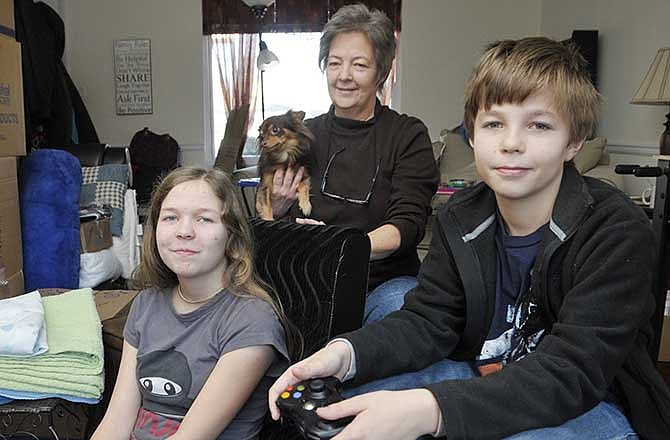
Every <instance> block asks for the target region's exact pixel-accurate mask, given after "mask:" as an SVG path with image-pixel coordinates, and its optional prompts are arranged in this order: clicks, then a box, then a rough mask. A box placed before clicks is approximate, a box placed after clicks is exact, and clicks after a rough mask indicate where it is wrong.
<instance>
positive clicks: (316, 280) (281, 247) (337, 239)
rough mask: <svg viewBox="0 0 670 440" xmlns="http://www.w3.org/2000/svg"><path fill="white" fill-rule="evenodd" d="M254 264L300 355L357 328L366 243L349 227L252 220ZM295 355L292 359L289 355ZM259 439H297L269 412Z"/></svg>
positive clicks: (364, 280) (360, 317)
mask: <svg viewBox="0 0 670 440" xmlns="http://www.w3.org/2000/svg"><path fill="white" fill-rule="evenodd" d="M252 226H253V232H254V238H255V246H256V268H257V271H258V273H259V276H260V277H261V278H262V279H263V280H264V281H265V282H267V283H268V284H270V285H271V286H272V287H273V289H274V291H275V293H276V294H277V296H278V298H279V299H280V301H281V303H282V306H283V307H284V312H285V313H286V315H287V317H288V319H289V320H290V321H291V322H292V323H293V324H294V325H295V326H296V327H297V328H298V329H299V330H300V332H301V333H302V336H303V339H304V348H303V351H302V356H299V354H298V357H306V356H309V355H311V354H312V353H314V352H315V351H317V350H319V349H320V348H321V347H323V346H324V345H325V344H326V343H327V342H328V341H329V340H330V339H332V338H333V337H335V336H336V335H338V334H340V333H343V332H347V331H351V330H355V329H357V328H359V327H360V326H361V324H362V321H363V310H364V307H365V294H366V291H367V280H368V262H369V258H370V242H369V240H368V237H367V235H366V234H364V233H363V232H361V231H359V230H356V229H352V228H341V227H337V226H320V225H298V224H295V223H285V222H268V221H264V220H258V219H255V220H253V221H252ZM295 360H298V359H295ZM260 438H261V440H269V439H272V440H279V439H281V440H285V439H300V438H302V437H301V436H300V435H299V434H298V433H297V431H296V430H295V429H294V428H293V427H290V426H282V425H281V424H279V423H277V422H272V421H271V420H270V419H269V417H268V421H267V422H266V425H265V427H264V428H263V431H261V435H260Z"/></svg>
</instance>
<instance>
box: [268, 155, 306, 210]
mask: <svg viewBox="0 0 670 440" xmlns="http://www.w3.org/2000/svg"><path fill="white" fill-rule="evenodd" d="M304 173H305V168H304V167H300V168H298V172H295V171H294V170H293V168H286V170H283V169H278V170H276V171H275V174H274V177H273V179H272V194H271V196H270V199H271V200H272V212H273V214H274V217H275V218H279V217H282V216H283V215H284V214H286V213H287V212H288V210H289V209H290V208H291V206H293V204H294V203H295V201H296V200H298V184H299V183H300V182H301V181H302V177H303V174H304Z"/></svg>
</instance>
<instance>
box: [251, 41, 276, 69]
mask: <svg viewBox="0 0 670 440" xmlns="http://www.w3.org/2000/svg"><path fill="white" fill-rule="evenodd" d="M260 49H261V50H260V52H259V53H258V58H256V66H257V67H258V70H261V71H264V70H267V69H269V68H271V67H274V66H276V65H277V64H279V58H277V55H275V54H274V53H273V52H272V51H271V50H270V49H268V45H267V44H265V41H263V40H261V42H260Z"/></svg>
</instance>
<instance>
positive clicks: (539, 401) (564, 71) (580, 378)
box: [269, 38, 670, 440]
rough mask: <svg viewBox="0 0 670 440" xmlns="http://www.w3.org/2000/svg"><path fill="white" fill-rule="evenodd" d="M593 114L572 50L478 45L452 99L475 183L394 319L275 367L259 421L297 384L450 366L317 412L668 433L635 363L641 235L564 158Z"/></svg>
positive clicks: (359, 433)
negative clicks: (474, 62)
mask: <svg viewBox="0 0 670 440" xmlns="http://www.w3.org/2000/svg"><path fill="white" fill-rule="evenodd" d="M599 105H600V97H599V95H598V93H597V91H596V90H595V89H594V87H593V86H592V84H591V83H590V81H589V79H588V76H587V75H586V73H585V71H584V60H583V59H582V58H581V57H580V56H579V54H578V53H577V52H576V50H575V49H573V48H570V47H567V46H565V45H563V44H562V43H559V42H555V41H552V40H549V39H546V38H525V39H521V40H518V41H501V42H497V43H494V44H493V45H491V46H490V47H489V49H488V50H487V51H486V52H485V54H484V56H483V57H482V59H481V60H480V62H479V64H478V66H477V67H476V68H475V70H474V72H473V75H472V77H471V78H470V80H469V82H468V86H467V89H466V99H465V126H466V129H467V132H468V133H470V134H471V143H472V144H473V148H474V152H475V162H476V166H477V171H478V173H479V176H480V178H481V180H482V183H480V184H478V185H476V186H475V187H473V188H470V189H465V190H462V191H460V192H458V193H457V194H455V195H454V196H453V197H452V198H451V199H450V200H449V203H448V204H447V206H446V207H445V208H444V209H443V210H442V211H441V212H440V213H439V214H438V216H437V221H436V223H435V227H434V228H433V231H434V232H433V241H432V243H431V247H430V251H429V253H428V255H427V257H426V259H425V260H424V262H423V265H422V267H421V271H420V273H419V285H418V287H417V288H415V289H414V290H413V291H411V292H410V293H409V294H408V295H407V297H406V299H405V305H404V306H403V308H402V309H401V310H400V311H398V312H395V313H392V314H390V315H388V316H387V317H386V318H385V319H383V320H381V321H379V322H377V323H373V324H370V325H368V326H366V327H365V328H363V329H361V330H358V331H356V332H352V333H348V334H345V335H343V336H342V338H340V339H336V340H335V341H333V342H331V343H330V344H329V345H328V346H327V347H325V348H324V349H322V350H320V351H319V352H317V353H316V354H314V355H313V356H311V357H310V358H308V359H306V360H304V361H302V362H300V363H298V364H296V365H294V366H293V367H291V368H290V369H289V370H287V372H286V373H285V374H284V375H283V376H282V377H280V379H279V380H278V381H277V382H276V383H275V385H274V386H273V387H272V389H271V390H270V396H269V397H270V402H271V403H270V406H271V411H272V414H273V416H274V417H275V418H276V417H277V416H278V411H277V409H276V407H275V406H274V404H273V403H274V401H275V399H276V397H277V395H278V394H279V393H280V392H281V391H282V390H283V389H284V388H285V387H286V386H287V385H288V384H291V383H295V382H296V381H298V380H303V379H306V378H310V377H320V376H328V375H336V376H337V377H339V378H341V379H345V380H347V379H351V378H353V383H354V384H361V383H365V382H369V381H370V380H373V379H378V378H382V377H387V376H392V375H397V374H399V373H403V372H407V371H416V370H419V369H421V368H425V367H427V366H428V365H430V364H433V363H435V362H437V361H439V360H440V359H444V358H449V359H447V360H443V361H440V362H438V364H437V365H434V366H433V367H430V368H429V369H428V370H430V371H429V372H426V371H424V372H421V371H420V372H418V373H413V375H414V379H413V380H414V382H413V383H410V384H409V385H408V382H407V381H406V379H407V377H406V375H403V376H404V377H403V376H400V377H403V380H404V384H403V385H402V387H408V388H411V389H407V390H404V391H382V392H374V393H369V394H363V395H360V396H357V397H354V398H351V399H348V400H345V401H344V402H340V403H338V404H334V405H331V406H329V407H326V408H322V409H320V410H319V411H318V413H319V415H320V416H322V417H324V418H327V419H337V418H340V417H344V416H348V415H356V418H355V419H354V421H353V422H351V424H349V425H348V426H347V427H346V428H345V429H344V430H343V431H342V432H341V433H340V435H338V436H337V437H335V439H337V440H340V439H342V440H344V439H350V438H379V439H396V438H397V439H408V438H416V437H418V436H420V435H423V434H433V435H438V434H439V435H443V434H446V436H447V438H448V439H450V440H451V439H460V438H478V439H499V438H503V437H508V436H514V437H513V438H515V439H521V438H523V439H531V438H552V439H553V438H561V439H564V438H565V439H568V438H569V439H577V438H598V439H614V438H617V439H618V438H637V435H639V436H641V437H643V438H651V439H656V438H658V439H661V438H666V439H667V438H670V437H669V436H670V428H669V427H670V393H668V390H667V387H666V386H665V384H664V382H663V380H662V378H661V377H660V375H659V374H658V372H657V371H656V370H655V368H654V362H653V361H652V359H651V356H650V354H649V352H648V351H647V345H648V343H649V341H650V340H651V339H652V337H651V335H652V329H651V326H650V323H649V321H650V317H651V315H652V311H653V308H654V304H653V298H652V293H651V292H652V280H653V271H654V269H655V267H656V266H655V261H656V256H655V248H656V243H655V237H654V234H653V232H652V230H651V227H650V225H649V221H648V220H647V218H646V217H645V215H644V213H643V212H642V211H641V210H639V209H638V208H636V207H635V206H633V204H632V203H631V202H630V201H629V200H628V198H627V197H626V196H625V195H624V194H622V193H621V192H619V191H617V190H616V189H614V188H613V187H611V186H609V185H608V184H606V183H603V182H600V181H598V180H594V179H589V178H586V177H581V176H580V175H579V174H578V172H577V171H576V169H575V168H574V166H573V165H572V162H571V161H572V159H573V158H574V157H575V155H576V154H577V153H578V152H579V149H580V148H581V146H582V143H583V141H584V139H586V137H587V136H589V135H590V134H591V133H592V131H593V128H594V127H595V124H596V121H597V114H598V108H599ZM455 361H460V362H455ZM464 365H465V366H466V369H467V370H469V371H470V373H469V374H460V373H459V374H458V375H453V374H451V371H452V370H454V369H456V368H460V369H462V368H463V366H464ZM436 366H437V367H438V368H437V369H438V370H440V371H438V374H434V373H435V367H436ZM470 367H471V368H470ZM396 378H397V376H396ZM454 378H458V380H440V379H454ZM389 380H390V381H391V382H392V381H393V380H394V378H390V379H387V381H386V382H385V383H384V387H388V385H389ZM438 380H439V381H438ZM391 385H392V386H393V384H392V383H391ZM420 387H423V388H420ZM395 389H397V387H395ZM636 433H637V435H636Z"/></svg>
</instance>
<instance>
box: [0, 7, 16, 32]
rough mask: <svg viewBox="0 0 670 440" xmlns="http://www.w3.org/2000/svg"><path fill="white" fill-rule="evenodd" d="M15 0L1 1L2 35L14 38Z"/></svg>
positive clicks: (0, 24)
mask: <svg viewBox="0 0 670 440" xmlns="http://www.w3.org/2000/svg"><path fill="white" fill-rule="evenodd" d="M15 30H16V28H15V27H14V0H0V34H5V35H7V36H10V37H12V38H14V37H15V36H16V33H15Z"/></svg>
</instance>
